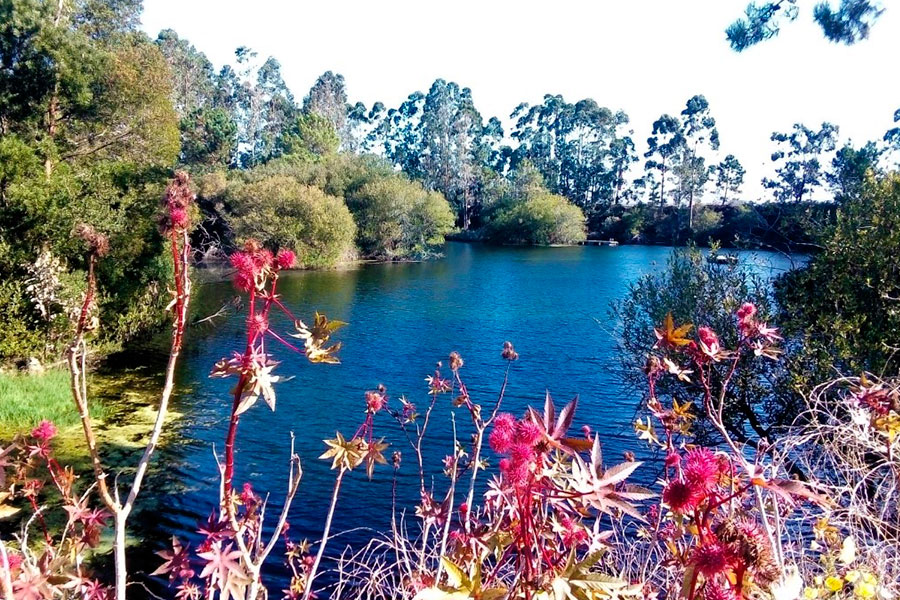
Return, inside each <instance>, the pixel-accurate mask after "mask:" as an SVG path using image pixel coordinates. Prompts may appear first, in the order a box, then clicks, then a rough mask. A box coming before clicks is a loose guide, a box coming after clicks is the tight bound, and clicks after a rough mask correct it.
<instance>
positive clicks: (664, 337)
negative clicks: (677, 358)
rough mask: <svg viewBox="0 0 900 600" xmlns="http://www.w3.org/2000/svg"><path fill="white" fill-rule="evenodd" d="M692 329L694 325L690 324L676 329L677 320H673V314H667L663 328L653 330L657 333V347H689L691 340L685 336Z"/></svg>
mask: <svg viewBox="0 0 900 600" xmlns="http://www.w3.org/2000/svg"><path fill="white" fill-rule="evenodd" d="M691 328H693V325H691V324H690V323H685V324H684V325H680V326H679V327H675V319H673V318H672V313H668V314H666V318H665V320H664V321H663V325H662V328H661V329H654V330H653V331H654V332H655V333H656V347H658V348H672V349H677V348H680V347H682V346H687V345H688V344H690V343H691V340H690V339H688V338H686V337H685V336H686V335H687V334H688V332H689V331H690V330H691Z"/></svg>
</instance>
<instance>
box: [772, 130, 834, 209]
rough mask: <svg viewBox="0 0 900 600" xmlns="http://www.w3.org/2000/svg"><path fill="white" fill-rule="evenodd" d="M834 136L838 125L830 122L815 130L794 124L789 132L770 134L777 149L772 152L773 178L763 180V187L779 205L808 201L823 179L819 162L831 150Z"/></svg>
mask: <svg viewBox="0 0 900 600" xmlns="http://www.w3.org/2000/svg"><path fill="white" fill-rule="evenodd" d="M837 134H838V128H837V126H836V125H832V124H831V123H822V127H821V128H820V129H819V130H818V131H816V130H814V129H810V128H809V127H807V126H805V125H803V124H801V123H796V124H795V125H794V128H793V131H791V132H788V133H779V132H777V131H776V132H775V133H773V134H772V136H771V140H772V141H773V142H776V143H777V144H778V146H779V149H778V150H776V151H775V152H773V153H772V162H773V163H775V165H776V167H777V168H776V171H775V174H776V177H775V178H771V179H770V178H768V177H767V178H764V179H763V185H764V186H765V187H767V188H769V189H770V190H772V192H773V194H774V196H775V198H776V199H777V200H779V201H781V202H787V201H790V200H793V201H795V202H802V201H803V200H804V199H805V200H809V199H811V195H812V193H813V192H814V191H815V190H816V189H817V188H820V187H821V185H822V183H823V180H824V172H823V170H822V163H821V160H820V159H821V157H822V155H823V154H825V153H827V152H831V151H833V150H834V148H835V144H836V140H837Z"/></svg>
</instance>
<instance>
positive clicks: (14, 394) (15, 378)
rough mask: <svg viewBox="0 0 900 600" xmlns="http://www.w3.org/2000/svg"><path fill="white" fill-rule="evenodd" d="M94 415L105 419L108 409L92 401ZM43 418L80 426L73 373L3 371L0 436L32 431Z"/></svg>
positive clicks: (92, 414)
mask: <svg viewBox="0 0 900 600" xmlns="http://www.w3.org/2000/svg"><path fill="white" fill-rule="evenodd" d="M90 409H91V416H92V417H94V418H100V419H102V418H103V417H104V415H105V412H106V411H105V410H104V408H103V406H102V405H99V404H98V403H96V402H93V403H91V407H90ZM43 419H47V420H49V421H53V423H55V424H56V426H57V427H59V428H60V429H64V428H67V427H70V426H72V425H76V424H77V423H78V422H79V420H78V413H77V412H76V411H75V406H74V404H73V403H72V393H71V391H70V389H69V373H68V371H65V370H62V369H53V370H50V371H47V372H46V373H44V374H42V375H28V374H24V373H22V374H19V373H3V374H0V437H10V436H12V435H14V434H16V433H18V432H25V431H31V429H32V428H33V427H34V426H35V425H37V424H38V423H40V422H41V421H42V420H43Z"/></svg>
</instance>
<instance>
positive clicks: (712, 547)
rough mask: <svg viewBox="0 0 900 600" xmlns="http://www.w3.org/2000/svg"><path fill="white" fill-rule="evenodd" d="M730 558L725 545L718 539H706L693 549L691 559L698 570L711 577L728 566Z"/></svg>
mask: <svg viewBox="0 0 900 600" xmlns="http://www.w3.org/2000/svg"><path fill="white" fill-rule="evenodd" d="M730 558H731V557H730V555H729V552H728V549H727V548H726V547H725V546H723V545H722V544H720V543H719V542H718V541H709V540H707V541H706V542H704V543H702V544H700V545H699V546H697V548H695V549H694V556H693V561H694V565H695V566H696V567H697V570H698V571H700V572H701V573H702V574H704V575H706V576H707V577H713V576H715V575H718V574H719V573H722V572H723V571H725V570H726V569H727V568H728V566H729V563H730Z"/></svg>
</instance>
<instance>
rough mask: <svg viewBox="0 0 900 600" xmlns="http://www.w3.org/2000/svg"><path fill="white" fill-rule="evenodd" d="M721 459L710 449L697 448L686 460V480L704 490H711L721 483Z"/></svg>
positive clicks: (688, 454) (689, 453)
mask: <svg viewBox="0 0 900 600" xmlns="http://www.w3.org/2000/svg"><path fill="white" fill-rule="evenodd" d="M719 473H720V465H719V459H718V458H717V457H716V455H715V453H713V452H712V451H711V450H709V449H708V448H696V449H694V450H691V451H690V452H688V453H687V455H686V456H685V459H684V478H685V480H686V481H687V482H688V483H689V484H691V485H694V486H696V487H698V488H701V489H703V490H706V491H708V490H711V489H713V488H714V487H715V486H716V484H717V483H718V482H719Z"/></svg>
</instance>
